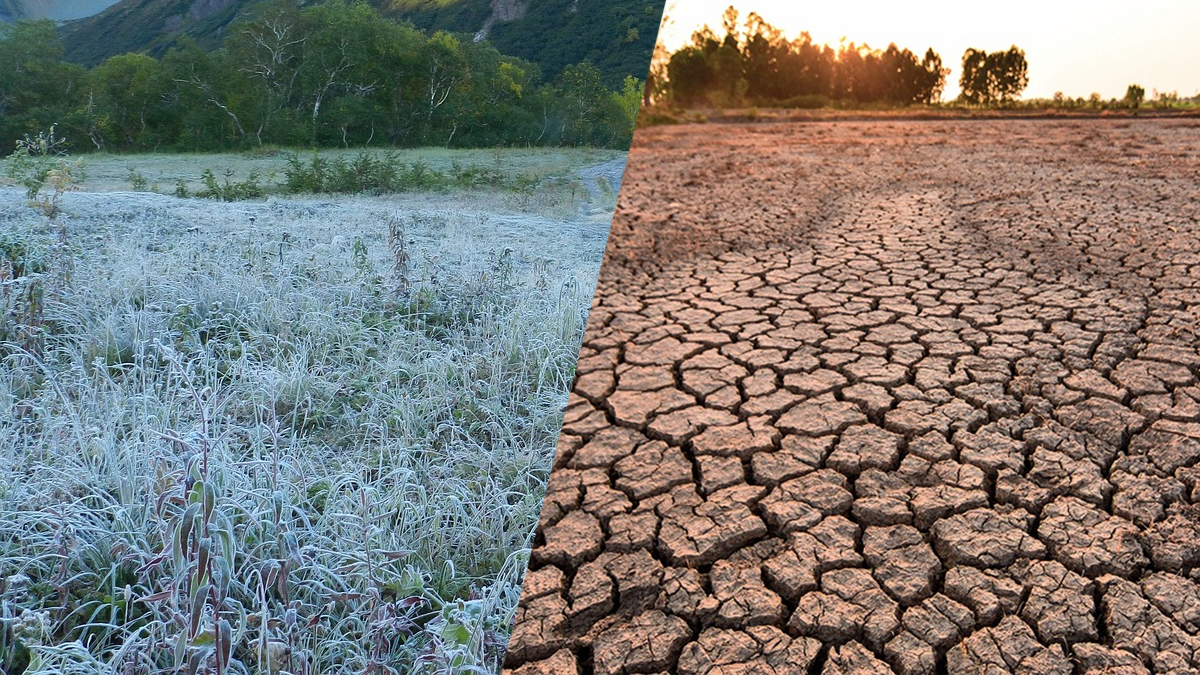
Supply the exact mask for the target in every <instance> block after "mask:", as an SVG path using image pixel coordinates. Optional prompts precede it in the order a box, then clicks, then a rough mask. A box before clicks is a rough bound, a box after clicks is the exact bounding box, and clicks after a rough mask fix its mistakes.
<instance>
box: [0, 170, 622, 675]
mask: <svg viewBox="0 0 1200 675" xmlns="http://www.w3.org/2000/svg"><path fill="white" fill-rule="evenodd" d="M94 175H95V174H94V173H93V176H94ZM560 197H561V195H560ZM547 200H549V201H547V202H546V203H540V202H539V203H537V204H535V205H534V206H536V207H537V208H532V209H531V208H526V207H528V206H529V205H528V204H526V205H524V207H522V206H521V205H513V204H508V203H506V202H505V201H504V200H502V199H499V198H497V197H494V196H488V195H457V196H456V195H449V196H448V195H444V194H442V195H434V196H421V195H410V196H406V197H403V198H400V197H395V198H386V199H384V198H338V199H336V200H334V199H308V200H292V199H289V200H283V199H275V198H273V199H269V200H266V201H257V202H239V203H236V204H225V203H217V202H210V201H201V200H180V199H175V198H173V197H167V196H161V195H153V194H134V193H128V192H125V193H91V192H81V193H73V194H69V195H67V196H66V197H65V198H64V200H63V207H64V213H65V215H64V216H62V219H63V220H62V223H64V224H65V226H66V228H65V232H66V234H67V242H66V248H65V249H64V248H63V247H62V243H61V237H62V230H61V229H60V228H59V227H58V225H57V224H53V223H51V222H49V221H48V220H47V219H46V218H45V217H44V216H42V215H41V214H40V213H39V212H37V211H34V210H32V209H30V208H28V207H26V206H25V205H24V204H23V199H22V195H21V193H20V192H19V191H18V190H16V189H13V188H0V258H3V257H5V255H6V253H7V254H8V255H9V256H10V257H16V256H22V257H23V258H24V260H25V264H23V265H22V266H21V268H20V269H19V270H17V269H16V268H15V267H14V266H13V265H11V264H9V265H8V266H7V267H5V266H4V265H0V284H2V285H0V289H2V290H0V340H3V342H0V621H3V625H2V626H0V672H5V673H9V674H15V673H21V672H26V673H33V672H45V673H49V672H80V673H83V672H87V673H97V672H99V673H114V674H115V673H122V674H125V673H168V672H171V673H175V672H235V673H238V672H240V673H281V672H289V673H339V672H355V673H389V672H393V673H423V672H490V671H495V670H498V668H499V661H500V659H501V657H502V652H503V647H504V645H505V644H506V643H507V634H508V630H509V624H510V622H511V618H512V615H513V612H514V611H515V607H516V602H517V598H518V595H519V592H520V583H521V580H522V577H523V574H524V570H525V565H526V556H527V551H528V546H529V544H530V539H531V537H532V531H533V526H534V524H535V522H536V519H537V515H538V511H539V509H540V504H541V500H542V497H543V494H544V490H545V480H546V477H547V475H548V471H549V467H550V463H551V460H552V457H553V452H554V446H555V440H556V438H557V434H558V429H559V425H560V423H561V419H562V410H563V406H564V404H565V401H566V395H567V392H568V389H569V386H570V383H571V379H572V376H573V372H574V366H575V360H576V358H577V356H578V350H579V343H580V339H581V336H582V330H583V326H584V323H585V319H586V313H587V308H588V306H589V303H590V299H591V296H592V290H593V285H594V282H595V277H596V274H597V271H598V269H599V263H600V259H601V256H602V253H603V247H604V243H605V234H606V226H607V218H608V217H607V216H604V215H594V216H591V217H590V220H588V219H585V218H584V217H583V216H581V215H578V211H569V210H568V209H567V208H566V207H563V206H562V204H557V203H553V200H550V199H549V198H548V197H547ZM530 211H532V213H530ZM567 213H574V214H575V215H571V216H567V215H564V214H567ZM585 220H586V222H584V221H585ZM401 230H402V231H403V233H402V235H401ZM389 232H390V236H389ZM398 235H399V236H398ZM6 242H7V243H6ZM13 242H19V244H20V245H19V246H18V245H16V244H14V243H13ZM31 289H33V291H35V292H32V291H31ZM30 303H34V304H37V303H40V305H39V306H34V307H31V306H30Z"/></svg>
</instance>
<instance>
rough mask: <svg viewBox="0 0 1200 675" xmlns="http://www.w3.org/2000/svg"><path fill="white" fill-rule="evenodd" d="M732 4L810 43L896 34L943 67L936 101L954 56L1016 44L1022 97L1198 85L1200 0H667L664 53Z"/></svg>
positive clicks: (954, 88)
mask: <svg viewBox="0 0 1200 675" xmlns="http://www.w3.org/2000/svg"><path fill="white" fill-rule="evenodd" d="M730 4H733V5H734V6H735V7H737V9H738V11H739V12H740V13H741V17H740V18H739V24H742V23H744V19H745V15H746V14H748V13H749V12H751V11H755V12H758V13H759V14H760V15H761V16H762V17H763V19H765V20H766V21H767V23H770V24H772V25H774V26H775V27H777V28H779V29H780V30H782V31H783V33H784V35H786V36H788V37H795V36H796V35H798V34H799V33H800V32H801V31H807V32H808V33H809V34H810V35H812V37H813V40H814V41H815V42H818V43H824V44H830V45H833V46H836V45H837V44H838V41H839V40H841V39H842V38H843V37H844V38H846V40H847V41H851V42H855V43H857V44H863V43H866V44H867V45H870V46H871V47H873V48H877V49H883V48H885V47H887V45H888V43H890V42H895V43H896V45H897V46H898V47H900V48H901V49H903V48H908V49H910V50H912V51H913V52H915V53H916V54H917V55H918V56H920V55H922V54H924V53H925V49H926V48H928V47H933V49H934V51H936V52H937V53H938V54H940V55H941V57H942V62H943V64H944V65H945V66H946V67H948V68H950V69H951V72H950V75H949V77H947V78H946V92H945V94H944V95H943V99H946V100H948V99H952V98H954V97H955V96H957V95H958V91H959V89H958V77H959V74H960V71H961V64H962V55H963V52H964V51H966V49H967V48H968V47H975V48H977V49H982V50H984V51H988V52H991V51H997V50H1004V49H1008V47H1009V46H1011V45H1013V44H1015V45H1017V46H1018V47H1020V48H1022V49H1024V50H1025V56H1026V59H1027V60H1028V61H1029V87H1028V88H1027V89H1026V90H1025V92H1024V94H1023V96H1024V97H1025V98H1049V97H1051V96H1053V95H1054V92H1056V91H1061V92H1063V93H1065V94H1067V95H1068V96H1072V97H1074V96H1082V97H1085V98H1086V97H1087V96H1088V95H1089V94H1091V93H1092V92H1099V93H1100V95H1101V96H1103V97H1104V98H1105V99H1108V98H1121V97H1122V96H1124V95H1125V88H1126V87H1127V86H1128V85H1130V84H1133V83H1137V84H1140V85H1142V86H1143V87H1145V89H1146V96H1147V97H1148V98H1149V97H1150V96H1151V93H1152V90H1155V89H1157V90H1158V91H1162V92H1170V91H1176V92H1178V93H1179V95H1180V96H1194V95H1196V94H1197V93H1200V2H1197V1H1196V0H1143V1H1142V2H1129V1H1128V0H1126V1H1123V2H1113V1H1111V0H1093V1H1091V2H1083V1H1080V0H1066V1H1061V0H992V1H991V2H979V3H969V4H968V3H962V2H947V1H946V0H924V1H922V2H895V1H891V2H888V1H883V0H867V1H858V2H855V1H853V0H850V1H846V2H839V1H836V0H829V1H827V2H820V3H818V2H809V1H807V0H781V1H772V0H752V1H738V2H733V3H731V2H730V0H668V2H667V8H668V9H667V11H668V14H669V16H670V19H671V21H670V23H669V24H668V25H667V26H665V27H664V29H663V33H662V35H661V36H660V39H661V40H662V41H663V43H664V44H665V45H666V46H667V47H668V48H669V49H671V50H672V51H673V50H674V49H676V48H678V47H679V46H681V45H683V44H685V43H687V42H688V40H689V39H690V38H691V34H692V32H693V31H694V30H695V29H697V28H699V27H700V26H701V25H703V24H705V23H707V24H708V25H710V26H711V27H712V28H713V30H714V31H715V32H717V33H718V34H720V33H722V29H721V13H722V12H723V11H724V10H725V8H726V7H728V6H729V5H730Z"/></svg>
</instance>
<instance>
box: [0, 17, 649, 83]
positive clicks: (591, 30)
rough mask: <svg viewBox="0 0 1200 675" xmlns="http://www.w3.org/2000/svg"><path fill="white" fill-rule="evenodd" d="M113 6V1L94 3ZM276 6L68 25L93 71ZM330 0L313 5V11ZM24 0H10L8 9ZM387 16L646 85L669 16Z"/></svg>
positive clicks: (76, 49) (72, 52)
mask: <svg viewBox="0 0 1200 675" xmlns="http://www.w3.org/2000/svg"><path fill="white" fill-rule="evenodd" d="M93 1H94V2H103V1H105V0H93ZM266 1H268V0H120V2H116V3H115V4H113V5H112V6H110V7H107V8H106V9H105V10H104V11H102V12H99V13H98V14H95V15H93V16H90V17H87V18H83V19H79V20H77V21H71V22H68V23H66V24H64V25H63V27H62V29H61V33H62V35H63V40H64V43H65V47H66V58H67V60H69V61H72V62H74V63H78V64H80V65H84V66H88V67H91V66H94V65H96V64H98V63H100V62H101V61H103V60H105V59H107V58H109V57H111V56H115V55H118V54H123V53H127V52H142V53H147V54H149V55H151V56H155V57H159V56H162V54H164V53H165V52H166V51H168V50H169V49H170V48H171V46H173V45H174V44H176V42H177V41H178V40H179V39H180V38H181V37H182V36H184V35H189V36H191V37H192V38H194V39H195V40H196V41H197V42H198V43H199V44H200V45H201V46H202V47H204V48H206V49H215V48H217V47H219V46H220V44H221V40H222V39H223V38H224V36H225V35H226V33H227V29H228V27H229V26H230V25H231V24H232V23H234V22H235V21H237V20H238V19H239V18H241V17H243V16H245V15H246V14H247V13H248V12H250V11H252V10H253V9H254V8H255V7H256V6H259V5H261V4H263V3H264V2H266ZM323 1H327V0H315V1H314V0H310V1H308V2H302V3H301V4H303V5H311V4H318V3H319V2H323ZM20 2H22V0H0V12H3V8H4V7H5V6H6V5H9V4H12V3H20ZM367 4H369V5H371V6H372V7H374V8H375V9H377V10H378V11H379V12H380V13H381V14H383V15H384V16H387V17H389V18H391V19H395V20H398V21H407V22H410V23H412V24H413V25H414V26H416V27H417V28H421V29H423V30H426V31H430V32H432V31H437V30H445V31H447V32H451V33H456V34H464V35H470V36H474V38H475V39H485V38H486V39H487V40H489V41H491V42H492V44H493V45H494V46H495V47H496V48H497V49H498V50H500V51H501V52H502V53H505V54H510V55H512V56H517V57H520V58H523V59H525V60H527V61H531V62H533V63H536V64H538V65H539V66H540V67H541V69H542V71H543V74H544V75H545V76H546V77H547V78H553V77H556V76H557V75H558V74H559V73H561V72H562V70H563V69H564V68H565V67H566V66H568V65H571V64H573V63H578V62H580V61H584V60H587V61H590V62H592V63H593V64H594V65H595V66H597V67H598V68H599V69H600V71H601V72H602V73H603V74H604V76H605V79H606V81H607V82H608V83H609V84H610V85H611V84H616V83H619V82H620V81H621V79H623V78H624V77H625V76H630V75H631V76H634V77H636V78H638V79H645V77H646V71H647V68H648V64H649V61H650V54H651V52H652V51H653V47H654V38H655V34H656V33H657V29H658V22H659V19H660V17H661V14H662V2H661V1H659V0H609V1H607V2H606V1H605V0H368V2H367Z"/></svg>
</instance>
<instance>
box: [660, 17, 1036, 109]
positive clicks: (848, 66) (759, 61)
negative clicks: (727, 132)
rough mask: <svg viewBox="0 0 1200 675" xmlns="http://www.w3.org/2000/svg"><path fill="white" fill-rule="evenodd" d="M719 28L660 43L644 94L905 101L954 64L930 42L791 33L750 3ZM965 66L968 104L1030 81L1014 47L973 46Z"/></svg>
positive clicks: (706, 99) (715, 103) (795, 102)
mask: <svg viewBox="0 0 1200 675" xmlns="http://www.w3.org/2000/svg"><path fill="white" fill-rule="evenodd" d="M722 27H723V28H724V36H723V37H721V36H718V35H717V34H716V33H714V32H713V30H712V29H711V28H709V27H708V26H704V27H703V28H702V29H700V30H699V31H697V32H695V33H694V34H693V35H692V42H691V44H689V45H686V46H684V47H682V48H681V49H679V50H677V51H675V52H674V53H670V54H668V53H666V52H665V51H664V50H663V49H662V48H661V46H660V47H659V48H658V51H657V52H656V54H655V60H654V65H653V66H652V68H651V74H650V78H649V81H648V89H649V91H648V95H649V96H650V97H651V98H653V99H654V100H656V101H660V102H667V103H669V104H671V105H675V106H679V107H685V108H686V107H697V106H712V107H717V108H725V107H737V106H741V105H768V106H783V107H824V106H827V105H831V104H833V103H838V104H849V105H877V104H883V105H889V106H904V105H914V104H930V103H936V102H938V101H939V99H940V98H941V95H942V91H943V90H944V89H945V86H946V76H947V75H948V74H949V73H950V70H949V68H945V67H943V65H942V58H941V56H939V55H938V54H937V53H936V52H935V51H933V49H927V50H926V51H925V53H924V55H922V56H918V55H917V54H915V53H914V52H912V51H910V50H908V49H900V48H899V47H897V46H896V45H895V44H890V45H888V47H887V48H886V49H883V50H879V49H871V48H869V47H867V46H865V45H858V44H855V43H853V42H850V43H843V44H841V45H839V47H838V48H837V49H834V48H832V47H829V46H828V45H818V44H815V43H813V41H812V37H811V36H810V35H809V34H808V33H801V34H800V36H799V37H798V38H796V39H790V40H789V39H787V38H785V37H784V36H783V33H782V31H780V30H779V29H778V28H776V27H775V26H772V25H771V24H769V23H767V22H766V21H765V20H763V18H762V17H761V16H759V15H758V14H757V13H754V12H751V13H750V14H749V15H747V17H746V19H745V22H744V23H742V24H740V25H739V23H738V12H737V10H736V9H735V8H733V7H729V8H728V9H726V10H725V13H724V16H723V17H722ZM963 66H964V77H963V79H962V81H961V82H960V84H961V85H962V89H963V100H964V102H966V103H971V104H977V105H992V104H997V103H1003V102H1007V101H1011V100H1012V99H1013V98H1014V97H1015V96H1016V95H1018V94H1019V93H1020V92H1021V91H1022V90H1023V89H1024V88H1025V86H1026V84H1027V83H1028V75H1027V64H1026V61H1025V53H1024V52H1023V51H1021V50H1020V49H1018V48H1017V47H1015V46H1014V47H1012V48H1011V49H1009V50H1007V51H1002V52H994V53H992V54H988V53H986V52H982V51H979V50H975V49H970V50H968V51H967V53H966V54H964V55H963Z"/></svg>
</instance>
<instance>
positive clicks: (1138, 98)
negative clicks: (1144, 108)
mask: <svg viewBox="0 0 1200 675" xmlns="http://www.w3.org/2000/svg"><path fill="white" fill-rule="evenodd" d="M1144 100H1146V89H1145V87H1142V86H1141V85H1138V84H1131V85H1129V88H1128V89H1126V90H1125V102H1126V103H1127V104H1129V107H1131V108H1136V107H1138V106H1140V105H1141V104H1142V101H1144Z"/></svg>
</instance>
